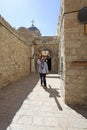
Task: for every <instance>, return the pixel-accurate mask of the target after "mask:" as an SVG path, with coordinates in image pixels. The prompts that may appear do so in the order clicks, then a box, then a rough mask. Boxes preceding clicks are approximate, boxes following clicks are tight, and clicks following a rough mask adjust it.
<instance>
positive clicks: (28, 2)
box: [0, 0, 60, 36]
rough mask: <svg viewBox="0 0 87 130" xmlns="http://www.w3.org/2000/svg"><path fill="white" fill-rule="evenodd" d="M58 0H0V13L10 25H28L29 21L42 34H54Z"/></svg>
mask: <svg viewBox="0 0 87 130" xmlns="http://www.w3.org/2000/svg"><path fill="white" fill-rule="evenodd" d="M59 1H60V0H0V14H1V16H2V17H4V19H5V20H6V21H7V22H8V23H9V24H10V25H11V26H12V27H15V28H16V29H18V28H19V27H26V28H28V27H30V26H31V21H32V20H34V21H35V22H34V25H35V26H36V27H37V28H38V29H39V30H40V32H41V34H42V36H55V35H56V32H57V23H58V15H59V8H60V4H59Z"/></svg>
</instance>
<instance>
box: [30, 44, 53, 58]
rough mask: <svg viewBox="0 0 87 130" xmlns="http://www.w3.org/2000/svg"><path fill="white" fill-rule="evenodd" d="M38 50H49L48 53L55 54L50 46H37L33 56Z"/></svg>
mask: <svg viewBox="0 0 87 130" xmlns="http://www.w3.org/2000/svg"><path fill="white" fill-rule="evenodd" d="M39 50H48V51H49V52H50V54H51V57H53V56H54V55H55V54H54V52H53V50H52V49H51V48H50V47H47V46H40V47H39V48H37V49H36V50H35V51H34V54H33V58H34V57H35V56H36V54H37V53H38V51H39Z"/></svg>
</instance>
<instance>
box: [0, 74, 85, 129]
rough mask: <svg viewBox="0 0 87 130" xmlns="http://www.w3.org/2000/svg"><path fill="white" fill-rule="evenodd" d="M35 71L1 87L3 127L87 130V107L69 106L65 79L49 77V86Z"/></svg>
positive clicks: (0, 114) (1, 118) (0, 125)
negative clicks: (43, 84)
mask: <svg viewBox="0 0 87 130" xmlns="http://www.w3.org/2000/svg"><path fill="white" fill-rule="evenodd" d="M38 79H39V77H38V75H37V74H31V75H30V76H29V77H26V78H23V79H21V80H19V81H17V82H15V83H13V84H11V85H9V86H8V87H7V88H6V87H5V88H2V89H1V90H0V130H87V110H85V111H82V110H81V111H80V108H79V111H78V112H76V111H77V110H75V109H72V108H71V107H69V106H67V105H66V104H65V103H64V101H63V97H62V95H61V88H60V87H61V80H60V78H58V76H57V75H49V76H48V77H47V86H48V89H47V90H45V89H43V87H41V86H40V81H39V80H38Z"/></svg>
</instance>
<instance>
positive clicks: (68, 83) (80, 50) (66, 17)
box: [58, 0, 87, 105]
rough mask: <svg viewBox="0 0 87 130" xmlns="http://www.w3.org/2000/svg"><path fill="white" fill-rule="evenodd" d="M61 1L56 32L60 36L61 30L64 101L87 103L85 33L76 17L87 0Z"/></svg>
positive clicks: (74, 103)
mask: <svg viewBox="0 0 87 130" xmlns="http://www.w3.org/2000/svg"><path fill="white" fill-rule="evenodd" d="M61 3H62V4H61V13H60V14H62V15H61V16H60V19H59V24H58V26H59V27H58V34H59V36H60V34H61V33H62V32H63V33H62V37H61V36H60V48H61V50H60V58H61V57H63V69H62V75H63V79H64V82H65V102H66V103H67V104H72V105H77V104H79V105H87V102H86V101H87V93H86V92H87V65H86V64H83V63H84V61H87V35H85V34H84V24H81V23H80V22H79V20H78V18H77V16H78V11H79V10H80V9H81V8H82V7H84V6H87V0H82V1H81V0H76V1H75V2H73V0H62V2H61ZM60 31H61V33H59V32H60ZM60 66H62V64H61V63H60Z"/></svg>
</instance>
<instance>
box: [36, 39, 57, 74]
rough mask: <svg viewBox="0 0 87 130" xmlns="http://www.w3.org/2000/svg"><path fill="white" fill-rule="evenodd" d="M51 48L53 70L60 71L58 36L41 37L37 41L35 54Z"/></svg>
mask: <svg viewBox="0 0 87 130" xmlns="http://www.w3.org/2000/svg"><path fill="white" fill-rule="evenodd" d="M44 49H47V50H50V52H51V63H52V64H51V66H52V67H51V71H52V72H55V73H57V72H58V62H57V61H58V40H57V39H56V37H41V38H39V39H37V40H36V41H35V45H34V50H35V54H36V53H37V52H38V51H39V50H44Z"/></svg>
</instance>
